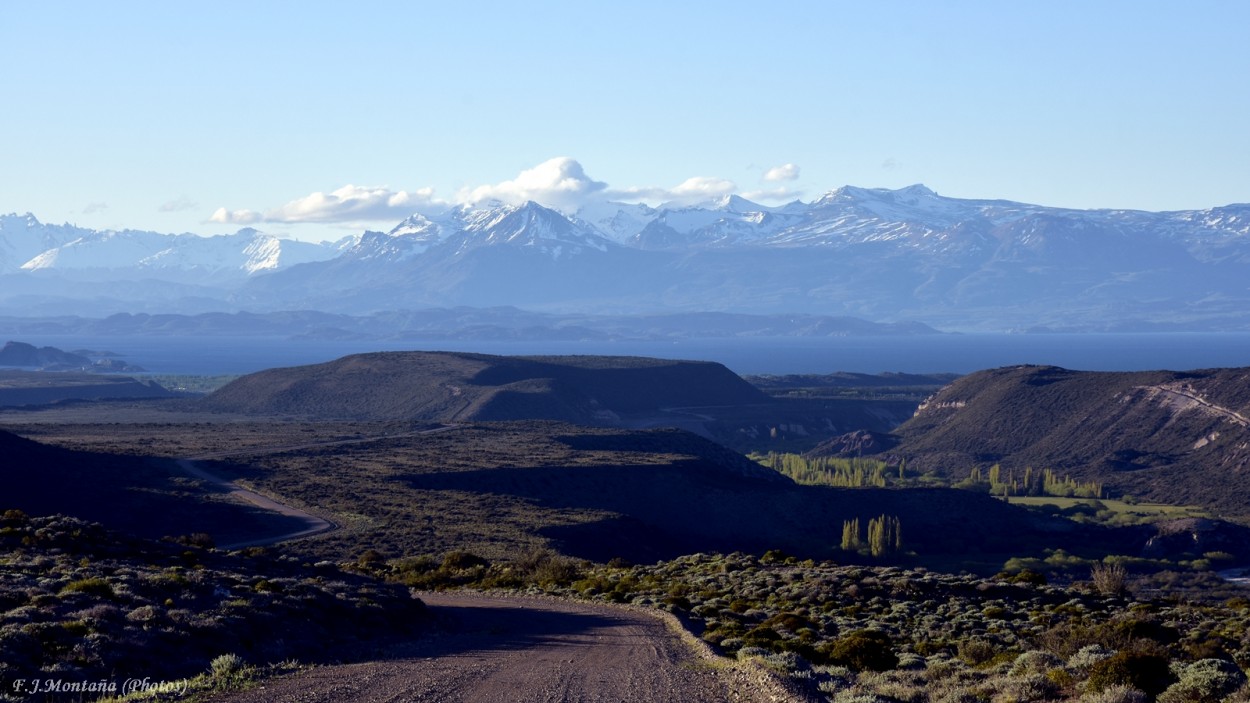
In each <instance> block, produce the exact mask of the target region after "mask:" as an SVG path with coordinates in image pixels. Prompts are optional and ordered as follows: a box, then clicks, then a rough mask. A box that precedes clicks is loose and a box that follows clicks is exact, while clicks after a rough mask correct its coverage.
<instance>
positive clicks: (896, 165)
mask: <svg viewBox="0 0 1250 703" xmlns="http://www.w3.org/2000/svg"><path fill="white" fill-rule="evenodd" d="M902 167H903V162H901V161H899V160H898V159H895V158H893V157H891V158H888V159H886V160H885V161H882V162H881V168H883V169H885V170H887V171H897V170H899V169H900V168H902Z"/></svg>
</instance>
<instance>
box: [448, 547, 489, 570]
mask: <svg viewBox="0 0 1250 703" xmlns="http://www.w3.org/2000/svg"><path fill="white" fill-rule="evenodd" d="M479 566H482V567H485V566H490V562H489V561H486V560H485V559H483V558H482V557H479V556H478V555H476V554H473V553H472V552H465V551H461V550H456V551H454V552H448V553H447V555H446V556H444V557H443V568H444V569H447V570H449V571H460V570H464V569H473V568H476V567H479Z"/></svg>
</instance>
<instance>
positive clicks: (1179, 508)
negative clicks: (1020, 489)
mask: <svg viewBox="0 0 1250 703" xmlns="http://www.w3.org/2000/svg"><path fill="white" fill-rule="evenodd" d="M1008 502H1010V503H1012V504H1013V505H1022V506H1025V507H1030V508H1034V507H1041V506H1044V505H1053V506H1055V507H1056V508H1057V510H1055V511H1054V512H1056V513H1059V512H1062V513H1066V514H1073V515H1074V514H1090V515H1091V517H1093V516H1094V515H1097V514H1099V513H1102V515H1098V518H1099V519H1100V521H1106V522H1115V523H1119V524H1128V523H1144V522H1155V521H1157V520H1170V519H1175V518H1184V517H1213V516H1212V515H1211V512H1210V511H1208V510H1206V509H1205V508H1200V507H1198V506H1196V505H1167V504H1165V503H1126V502H1124V501H1122V500H1110V499H1106V498H1104V499H1101V500H1099V499H1095V498H1060V497H1057V496H1020V497H1012V498H1011V499H1010V500H1009V501H1008ZM1079 506H1086V507H1087V508H1088V509H1087V510H1082V509H1080V508H1079ZM1074 508H1077V509H1076V510H1074ZM1104 511H1105V512H1104ZM1108 513H1109V514H1108Z"/></svg>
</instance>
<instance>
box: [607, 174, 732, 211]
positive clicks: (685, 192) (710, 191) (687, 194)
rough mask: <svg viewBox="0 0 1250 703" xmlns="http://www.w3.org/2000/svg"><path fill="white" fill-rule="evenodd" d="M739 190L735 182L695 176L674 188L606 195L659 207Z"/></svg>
mask: <svg viewBox="0 0 1250 703" xmlns="http://www.w3.org/2000/svg"><path fill="white" fill-rule="evenodd" d="M737 190H738V185H737V184H736V183H734V182H733V181H730V180H726V179H724V178H715V177H712V176H695V177H693V178H687V179H686V180H684V181H682V182H681V183H680V184H678V185H677V186H675V187H673V188H657V187H654V186H644V187H632V188H620V189H614V190H608V191H605V192H604V195H605V196H606V197H608V198H610V199H612V200H625V201H628V202H648V203H652V204H657V205H658V204H660V203H695V202H699V201H701V200H710V199H712V198H718V197H720V196H723V195H730V194H731V193H734V192H736V191H737Z"/></svg>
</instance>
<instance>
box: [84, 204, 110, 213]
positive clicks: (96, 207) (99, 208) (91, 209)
mask: <svg viewBox="0 0 1250 703" xmlns="http://www.w3.org/2000/svg"><path fill="white" fill-rule="evenodd" d="M107 209H109V204H108V203H88V204H87V207H85V208H83V209H82V214H84V215H93V214H95V213H97V212H104V211H105V210H107Z"/></svg>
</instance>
